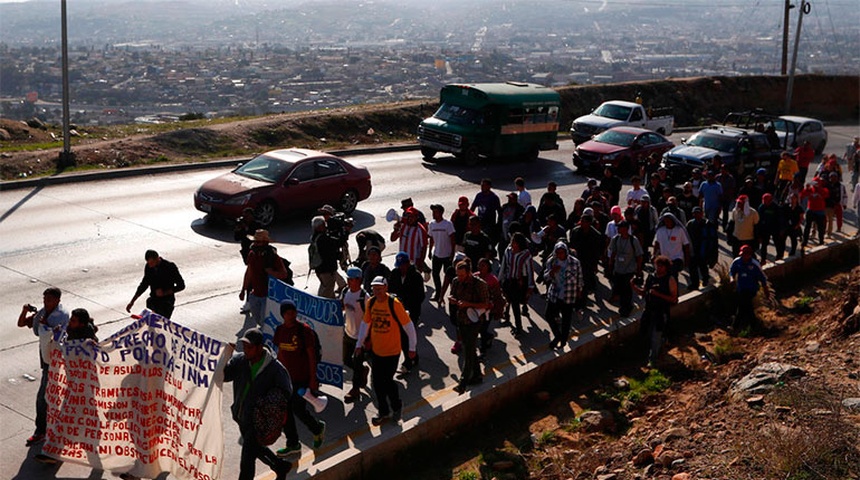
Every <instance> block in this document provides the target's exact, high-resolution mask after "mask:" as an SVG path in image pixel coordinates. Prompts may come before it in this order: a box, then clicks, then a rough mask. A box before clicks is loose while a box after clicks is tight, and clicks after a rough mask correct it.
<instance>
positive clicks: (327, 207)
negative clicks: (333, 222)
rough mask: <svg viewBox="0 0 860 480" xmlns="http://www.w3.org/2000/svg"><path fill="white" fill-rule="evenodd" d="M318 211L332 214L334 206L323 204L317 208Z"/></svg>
mask: <svg viewBox="0 0 860 480" xmlns="http://www.w3.org/2000/svg"><path fill="white" fill-rule="evenodd" d="M317 211H318V212H319V213H327V214H329V215H334V207H332V206H331V205H323V206H322V207H320V208H319V210H317Z"/></svg>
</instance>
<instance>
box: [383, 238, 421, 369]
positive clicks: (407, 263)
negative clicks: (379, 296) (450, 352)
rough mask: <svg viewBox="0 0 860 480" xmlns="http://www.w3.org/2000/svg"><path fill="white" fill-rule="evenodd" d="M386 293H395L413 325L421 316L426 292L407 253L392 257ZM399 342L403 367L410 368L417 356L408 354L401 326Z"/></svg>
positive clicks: (416, 362) (413, 365)
mask: <svg viewBox="0 0 860 480" xmlns="http://www.w3.org/2000/svg"><path fill="white" fill-rule="evenodd" d="M388 293H389V294H393V295H396V296H397V298H399V299H400V301H401V302H402V303H403V306H404V307H405V308H406V311H408V312H409V319H410V320H412V322H413V323H414V324H415V325H418V321H419V319H420V317H421V304H423V303H424V298H425V296H426V293H425V292H424V279H423V278H422V277H421V274H420V273H418V269H417V268H415V265H413V264H412V261H411V259H410V258H409V254H408V253H406V252H400V253H398V254H397V255H396V256H395V257H394V270H392V271H391V274H389V276H388ZM400 337H401V338H400V340H401V342H400V344H401V345H402V346H403V348H404V350H403V357H404V360H403V369H404V370H406V371H410V370H412V369H413V368H414V367H415V365H417V364H418V356H417V355H416V356H415V357H414V358H412V357H410V356H409V350H408V348H409V342H407V341H406V340H407V337H406V331H405V330H403V329H402V328H401V331H400Z"/></svg>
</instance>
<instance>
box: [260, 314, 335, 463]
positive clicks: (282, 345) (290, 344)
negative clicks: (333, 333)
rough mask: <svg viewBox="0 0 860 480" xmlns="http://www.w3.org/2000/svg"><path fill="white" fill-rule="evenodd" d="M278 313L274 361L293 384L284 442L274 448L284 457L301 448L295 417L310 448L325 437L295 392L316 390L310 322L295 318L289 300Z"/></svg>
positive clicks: (317, 350)
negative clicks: (304, 428)
mask: <svg viewBox="0 0 860 480" xmlns="http://www.w3.org/2000/svg"><path fill="white" fill-rule="evenodd" d="M281 316H282V317H283V318H284V323H283V324H281V325H279V326H278V328H277V329H276V330H275V335H274V337H273V338H272V343H273V344H274V346H275V348H276V349H277V351H278V361H279V362H281V364H282V365H283V366H284V367H286V369H287V372H289V374H290V379H291V380H292V387H293V392H292V395H291V396H290V400H289V407H288V408H289V411H290V415H288V416H287V422H286V423H285V424H284V435H285V436H286V437H287V445H286V447H285V448H282V449H280V450H278V451H277V455H278V456H279V457H287V456H289V455H292V454H294V453H300V452H301V451H302V446H301V444H300V443H299V434H298V431H297V430H296V418H298V419H299V420H301V421H302V423H304V424H305V426H307V427H308V430H310V431H311V433H312V434H313V436H314V442H313V446H314V449H317V448H319V447H320V446H321V445H322V443H323V441H324V440H325V422H324V421H322V420H318V419H317V418H316V417H314V416H313V414H311V412H310V411H309V410H308V404H307V401H305V399H304V397H302V394H300V393H299V392H300V391H301V392H304V391H305V389H310V391H311V392H317V391H319V387H320V386H319V380H317V375H316V371H317V362H319V359H320V354H321V351H320V348H319V343H318V341H317V336H316V334H315V333H314V331H313V329H312V328H311V327H310V325H308V324H306V323H304V322H300V321H299V320H298V311H297V310H296V304H295V302H293V301H292V300H289V299H288V300H284V301H283V302H282V303H281Z"/></svg>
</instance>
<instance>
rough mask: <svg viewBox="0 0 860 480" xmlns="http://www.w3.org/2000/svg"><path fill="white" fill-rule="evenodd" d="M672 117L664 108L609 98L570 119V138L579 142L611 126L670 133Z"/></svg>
mask: <svg viewBox="0 0 860 480" xmlns="http://www.w3.org/2000/svg"><path fill="white" fill-rule="evenodd" d="M674 125H675V117H673V116H672V115H671V111H670V110H669V109H668V108H647V109H646V108H645V107H643V106H642V105H640V104H638V103H636V102H625V101H622V100H611V101H608V102H603V103H602V104H600V106H599V107H597V108H595V109H594V110H592V111H591V113H590V114H588V115H583V116H581V117H579V118H577V119H576V120H574V121H573V124H572V125H571V126H570V138H571V139H573V143H575V144H577V145H579V144H580V143H583V142H587V141H588V140H590V139H591V137H593V136H594V135H596V134H598V133H600V132H603V131H604V130H607V129H610V128H612V127H639V128H644V129H646V130H651V131H653V132H657V133H659V134H661V135H671V134H672V128H673V127H674Z"/></svg>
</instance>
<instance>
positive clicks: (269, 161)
mask: <svg viewBox="0 0 860 480" xmlns="http://www.w3.org/2000/svg"><path fill="white" fill-rule="evenodd" d="M370 192H371V183H370V173H369V172H368V171H367V168H365V167H363V166H359V165H352V164H351V163H349V162H347V161H346V160H344V159H342V158H339V157H335V156H334V155H330V154H328V153H324V152H318V151H315V150H305V149H299V148H292V149H287V150H274V151H271V152H266V153H263V154H261V155H258V156H256V157H254V158H252V159H251V160H249V161H248V162H247V163H245V164H243V165H240V166H239V167H237V168H236V169H235V170H233V171H232V172H230V173H226V174H224V175H221V176H219V177H216V178H213V179H212V180H209V181H207V182H206V183H204V184H203V185H202V186H201V187H200V188H199V189H197V192H195V193H194V207H195V208H197V210H200V211H201V212H206V213H207V214H210V215H215V216H218V217H224V218H228V219H236V218H239V217H240V216H241V215H242V211H243V210H244V209H245V208H248V207H250V208H253V209H254V213H255V218H256V220H257V222H259V223H260V224H261V225H263V226H268V225H270V224H271V223H272V222H273V221H274V220H275V218H276V217H278V216H279V215H285V214H289V213H293V212H302V211H308V210H313V209H316V208H319V207H322V206H323V205H325V204H330V205H332V206H334V207H335V208H336V209H338V210H339V211H341V212H344V213H352V211H353V210H355V208H356V206H357V205H358V202H359V201H361V200H364V199H365V198H367V197H369V196H370Z"/></svg>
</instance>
